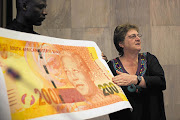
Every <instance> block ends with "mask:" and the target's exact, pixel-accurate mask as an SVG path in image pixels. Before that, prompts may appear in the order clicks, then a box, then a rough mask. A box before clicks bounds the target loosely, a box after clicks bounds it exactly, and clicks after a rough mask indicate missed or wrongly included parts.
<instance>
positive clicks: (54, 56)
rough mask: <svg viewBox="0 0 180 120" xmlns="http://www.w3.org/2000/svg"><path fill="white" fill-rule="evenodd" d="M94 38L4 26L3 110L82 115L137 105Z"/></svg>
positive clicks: (0, 64)
mask: <svg viewBox="0 0 180 120" xmlns="http://www.w3.org/2000/svg"><path fill="white" fill-rule="evenodd" d="M112 77H113V75H112V73H111V71H110V69H109V68H108V66H107V64H106V62H105V61H104V60H103V59H102V58H101V51H100V49H99V48H98V46H97V45H96V43H95V42H92V41H84V40H69V39H60V38H53V37H46V36H41V35H32V34H28V33H22V32H15V31H11V30H6V29H3V28H0V116H1V118H4V119H7V120H27V119H37V120H41V119H42V120H44V119H51V120H57V119H58V120H71V119H72V120H81V119H90V118H94V117H98V116H102V115H106V114H109V113H112V112H115V111H118V110H122V109H125V108H132V107H131V105H130V103H129V102H128V100H127V98H126V96H125V94H124V92H123V91H122V89H121V88H120V87H119V86H117V85H115V84H114V83H113V82H112Z"/></svg>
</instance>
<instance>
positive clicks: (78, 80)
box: [61, 53, 95, 96]
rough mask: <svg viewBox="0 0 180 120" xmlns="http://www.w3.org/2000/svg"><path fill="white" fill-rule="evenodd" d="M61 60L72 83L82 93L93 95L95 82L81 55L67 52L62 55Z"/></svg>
mask: <svg viewBox="0 0 180 120" xmlns="http://www.w3.org/2000/svg"><path fill="white" fill-rule="evenodd" d="M61 61H62V65H63V68H64V70H65V72H66V74H67V77H68V80H69V81H70V82H71V83H72V85H73V86H74V87H75V88H76V89H77V90H78V91H79V92H80V93H81V94H82V95H85V96H91V95H93V92H94V87H95V84H94V82H93V81H92V78H91V76H90V69H89V68H88V66H87V65H86V63H85V62H84V60H83V59H82V58H81V57H80V55H78V54H75V53H74V54H69V53H66V54H64V55H62V56H61Z"/></svg>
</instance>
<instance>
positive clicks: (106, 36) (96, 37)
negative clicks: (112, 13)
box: [72, 28, 113, 58]
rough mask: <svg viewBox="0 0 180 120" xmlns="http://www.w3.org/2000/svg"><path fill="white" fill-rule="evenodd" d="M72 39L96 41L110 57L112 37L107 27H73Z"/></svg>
mask: <svg viewBox="0 0 180 120" xmlns="http://www.w3.org/2000/svg"><path fill="white" fill-rule="evenodd" d="M72 39H78V40H90V41H94V42H96V43H97V45H98V46H99V48H100V49H101V50H102V51H103V53H104V54H105V55H106V56H107V57H108V58H112V54H111V53H112V52H113V51H112V46H113V45H112V44H113V42H112V38H111V29H108V28H87V29H73V30H72Z"/></svg>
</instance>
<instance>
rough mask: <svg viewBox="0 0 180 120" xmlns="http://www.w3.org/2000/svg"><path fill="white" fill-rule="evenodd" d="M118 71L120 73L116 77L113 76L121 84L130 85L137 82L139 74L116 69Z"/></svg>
mask: <svg viewBox="0 0 180 120" xmlns="http://www.w3.org/2000/svg"><path fill="white" fill-rule="evenodd" d="M116 73H117V74H118V75H117V76H115V77H114V78H112V81H113V82H114V83H115V84H117V85H120V86H128V85H131V84H137V82H138V81H137V76H136V75H129V74H127V73H122V72H119V71H118V70H116Z"/></svg>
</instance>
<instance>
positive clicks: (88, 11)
mask: <svg viewBox="0 0 180 120" xmlns="http://www.w3.org/2000/svg"><path fill="white" fill-rule="evenodd" d="M110 2H111V0H71V6H72V8H71V14H72V28H87V27H108V26H109V20H110V18H111V17H110V7H111V6H110Z"/></svg>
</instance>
